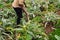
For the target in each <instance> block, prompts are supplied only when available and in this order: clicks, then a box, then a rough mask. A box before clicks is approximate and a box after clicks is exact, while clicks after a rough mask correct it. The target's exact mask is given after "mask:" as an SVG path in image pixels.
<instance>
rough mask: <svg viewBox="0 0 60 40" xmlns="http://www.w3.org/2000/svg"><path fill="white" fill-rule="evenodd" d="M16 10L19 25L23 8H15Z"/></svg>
mask: <svg viewBox="0 0 60 40" xmlns="http://www.w3.org/2000/svg"><path fill="white" fill-rule="evenodd" d="M13 8H14V7H13ZM14 10H15V12H16V14H17V25H19V24H20V23H21V18H22V8H14Z"/></svg>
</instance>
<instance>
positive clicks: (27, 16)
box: [26, 13, 29, 21]
mask: <svg viewBox="0 0 60 40" xmlns="http://www.w3.org/2000/svg"><path fill="white" fill-rule="evenodd" d="M26 18H27V21H29V14H28V13H27V15H26Z"/></svg>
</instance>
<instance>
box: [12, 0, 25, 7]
mask: <svg viewBox="0 0 60 40" xmlns="http://www.w3.org/2000/svg"><path fill="white" fill-rule="evenodd" d="M23 2H24V0H14V1H13V3H12V6H13V7H20V6H19V4H21V5H23Z"/></svg>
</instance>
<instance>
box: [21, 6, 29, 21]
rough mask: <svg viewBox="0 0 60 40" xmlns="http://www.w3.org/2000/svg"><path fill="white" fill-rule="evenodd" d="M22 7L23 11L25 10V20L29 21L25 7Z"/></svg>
mask: <svg viewBox="0 0 60 40" xmlns="http://www.w3.org/2000/svg"><path fill="white" fill-rule="evenodd" d="M22 9H23V11H24V12H25V14H26V18H27V21H29V14H28V12H27V10H26V8H25V7H23V8H22Z"/></svg>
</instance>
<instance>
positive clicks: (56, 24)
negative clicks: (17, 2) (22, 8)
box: [0, 0, 60, 40]
mask: <svg viewBox="0 0 60 40" xmlns="http://www.w3.org/2000/svg"><path fill="white" fill-rule="evenodd" d="M12 2H13V0H0V40H60V0H26V1H25V3H26V5H27V7H26V9H27V11H28V12H29V21H27V19H26V15H25V14H24V13H23V18H22V19H21V24H20V25H16V19H17V15H16V12H15V11H14V9H13V7H12V6H11V4H12ZM16 26H20V27H19V28H15V27H16Z"/></svg>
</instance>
